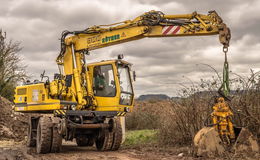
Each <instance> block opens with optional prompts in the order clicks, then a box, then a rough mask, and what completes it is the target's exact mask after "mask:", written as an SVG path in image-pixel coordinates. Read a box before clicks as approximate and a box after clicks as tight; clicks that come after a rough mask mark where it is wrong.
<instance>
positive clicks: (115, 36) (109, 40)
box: [102, 34, 120, 43]
mask: <svg viewBox="0 0 260 160" xmlns="http://www.w3.org/2000/svg"><path fill="white" fill-rule="evenodd" d="M117 39H120V34H116V35H113V36H109V37H105V38H102V43H107V42H111V41H114V40H117Z"/></svg>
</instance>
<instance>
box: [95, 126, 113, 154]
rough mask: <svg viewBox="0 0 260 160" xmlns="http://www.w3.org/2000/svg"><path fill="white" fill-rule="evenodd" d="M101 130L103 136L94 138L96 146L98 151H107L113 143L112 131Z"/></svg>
mask: <svg viewBox="0 0 260 160" xmlns="http://www.w3.org/2000/svg"><path fill="white" fill-rule="evenodd" d="M103 132H104V133H103V136H102V137H100V138H97V139H96V148H97V150H98V151H109V150H111V147H112V143H113V132H109V130H108V129H106V130H103Z"/></svg>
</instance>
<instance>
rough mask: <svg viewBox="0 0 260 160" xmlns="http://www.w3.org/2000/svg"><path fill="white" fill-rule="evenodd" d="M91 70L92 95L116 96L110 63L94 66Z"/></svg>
mask: <svg viewBox="0 0 260 160" xmlns="http://www.w3.org/2000/svg"><path fill="white" fill-rule="evenodd" d="M93 72H94V74H93V90H94V95H95V96H99V97H114V96H116V87H115V79H114V73H113V67H112V65H102V66H95V67H94V71H93Z"/></svg>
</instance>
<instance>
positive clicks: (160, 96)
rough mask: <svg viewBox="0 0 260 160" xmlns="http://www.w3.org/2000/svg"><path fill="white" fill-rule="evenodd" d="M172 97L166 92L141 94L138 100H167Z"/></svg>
mask: <svg viewBox="0 0 260 160" xmlns="http://www.w3.org/2000/svg"><path fill="white" fill-rule="evenodd" d="M167 99H171V98H170V97H169V96H167V95H165V94H146V95H140V96H139V97H138V98H137V100H139V101H146V100H167Z"/></svg>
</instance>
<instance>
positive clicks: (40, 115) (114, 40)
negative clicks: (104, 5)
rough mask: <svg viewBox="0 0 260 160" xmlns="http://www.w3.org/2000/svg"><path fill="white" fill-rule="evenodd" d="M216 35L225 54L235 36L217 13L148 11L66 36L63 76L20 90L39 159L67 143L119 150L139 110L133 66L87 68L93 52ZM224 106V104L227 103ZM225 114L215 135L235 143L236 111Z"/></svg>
mask: <svg viewBox="0 0 260 160" xmlns="http://www.w3.org/2000/svg"><path fill="white" fill-rule="evenodd" d="M217 34H218V35H219V41H220V43H221V44H222V45H223V48H224V49H223V50H224V52H225V53H226V52H227V49H228V47H229V41H230V38H231V35H230V30H229V28H228V27H227V26H226V24H225V23H223V21H222V19H221V18H220V16H219V15H218V14H217V13H216V12H215V11H210V12H209V13H208V14H207V15H203V14H198V13H197V12H193V13H192V14H182V15H165V14H163V13H162V12H160V11H149V12H146V13H144V14H143V15H141V16H139V17H137V18H135V19H133V20H126V21H123V22H119V23H114V24H110V25H98V26H92V27H89V28H87V29H84V30H82V31H64V32H63V33H62V36H61V50H60V53H59V55H58V57H57V59H56V62H57V65H58V68H59V73H56V74H54V80H52V81H50V80H49V77H48V76H45V74H44V73H43V74H41V81H34V82H27V83H25V84H24V85H22V86H18V87H16V89H15V100H14V102H15V108H14V109H15V111H16V112H22V113H30V115H31V116H30V118H29V129H28V138H27V139H28V140H27V146H28V147H36V151H37V153H49V152H59V151H60V149H61V145H62V139H64V140H66V141H72V140H74V139H76V142H77V145H78V146H92V145H94V144H95V146H96V148H97V150H99V151H111V150H118V149H119V147H120V145H121V143H122V140H123V138H122V137H123V135H124V130H125V126H124V116H125V115H126V114H127V113H128V112H131V111H132V109H133V104H134V92H133V84H132V82H133V79H134V77H135V76H132V75H133V74H131V73H132V71H131V65H132V64H131V63H129V62H127V61H125V60H123V57H122V56H118V58H117V59H114V60H105V61H101V62H96V63H87V62H86V61H87V56H88V55H89V54H90V51H91V50H96V49H99V48H103V47H107V46H112V45H117V44H120V43H125V42H129V41H134V40H138V39H142V38H145V37H148V38H152V37H179V36H204V35H217ZM43 79H46V80H45V81H43ZM221 100H222V101H221V102H219V103H224V102H225V100H223V99H221ZM215 108H217V109H218V108H219V107H215ZM217 109H216V110H217ZM225 109H226V110H225V111H223V110H222V112H221V113H223V114H226V113H227V116H226V120H227V122H228V123H221V124H220V123H219V119H220V117H221V116H222V115H221V114H220V113H218V112H216V113H214V116H213V119H214V120H215V119H216V121H214V122H216V124H215V129H214V130H216V132H217V133H218V135H219V137H227V138H229V139H235V138H236V135H234V132H232V131H233V126H232V123H231V121H229V120H228V119H229V116H230V115H229V114H228V113H230V112H231V111H230V110H229V107H228V106H226V108H225ZM222 118H223V117H222ZM221 122H222V121H221ZM223 135H225V136H223ZM223 141H224V140H223Z"/></svg>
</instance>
